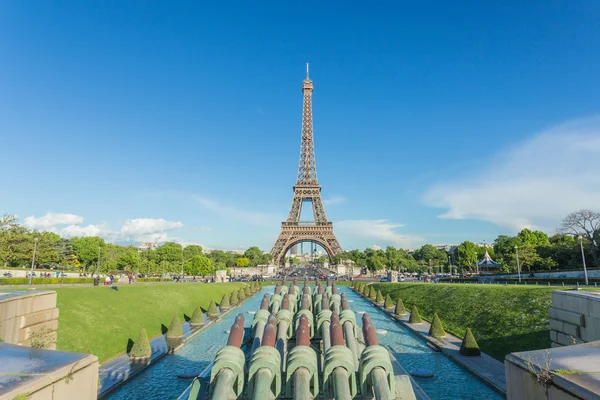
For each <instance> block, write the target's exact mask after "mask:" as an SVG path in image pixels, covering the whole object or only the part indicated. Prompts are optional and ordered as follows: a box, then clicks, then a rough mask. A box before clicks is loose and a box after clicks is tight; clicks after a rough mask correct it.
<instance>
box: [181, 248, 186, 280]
mask: <svg viewBox="0 0 600 400" xmlns="http://www.w3.org/2000/svg"><path fill="white" fill-rule="evenodd" d="M184 262H185V257H184V255H183V245H181V280H183V264H184Z"/></svg>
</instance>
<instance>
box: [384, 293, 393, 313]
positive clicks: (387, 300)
mask: <svg viewBox="0 0 600 400" xmlns="http://www.w3.org/2000/svg"><path fill="white" fill-rule="evenodd" d="M393 307H394V302H393V301H392V298H391V297H390V295H389V294H386V295H385V303H383V308H385V309H386V310H388V311H389V310H391V309H392V308H393Z"/></svg>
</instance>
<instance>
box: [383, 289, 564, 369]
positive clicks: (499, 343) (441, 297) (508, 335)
mask: <svg viewBox="0 0 600 400" xmlns="http://www.w3.org/2000/svg"><path fill="white" fill-rule="evenodd" d="M376 288H377V289H378V290H381V293H383V294H389V295H390V296H391V297H392V298H393V299H396V298H398V296H399V297H400V298H401V299H402V300H403V301H404V304H405V305H406V306H407V308H409V307H412V306H413V305H416V306H417V307H418V308H419V313H420V315H421V317H423V318H424V319H426V320H428V321H431V320H432V317H433V314H434V312H437V313H438V315H439V317H440V319H441V320H442V322H443V324H444V328H445V329H446V331H447V332H450V333H452V334H454V335H456V336H458V337H464V335H465V332H466V329H467V328H471V330H472V331H473V335H474V336H475V338H476V339H477V342H478V344H479V347H480V348H481V350H482V351H484V352H485V353H487V354H489V355H491V356H493V357H495V358H497V359H498V360H503V359H504V357H505V356H506V355H507V354H509V353H513V352H516V351H526V350H537V349H546V348H549V347H550V330H549V328H548V323H549V320H548V309H549V308H550V303H551V295H550V294H551V292H552V291H553V290H557V288H551V287H541V286H538V287H535V286H510V285H509V286H504V285H497V286H495V285H469V284H460V285H458V284H435V285H434V284H421V283H416V284H412V283H383V284H376Z"/></svg>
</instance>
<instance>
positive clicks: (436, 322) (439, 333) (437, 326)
mask: <svg viewBox="0 0 600 400" xmlns="http://www.w3.org/2000/svg"><path fill="white" fill-rule="evenodd" d="M429 336H432V337H434V338H438V339H441V338H443V337H444V336H446V331H445V330H444V326H443V325H442V320H440V317H438V315H437V313H433V320H432V321H431V327H430V328H429Z"/></svg>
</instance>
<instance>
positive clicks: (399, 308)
mask: <svg viewBox="0 0 600 400" xmlns="http://www.w3.org/2000/svg"><path fill="white" fill-rule="evenodd" d="M394 314H396V316H398V317H402V316H404V315H406V309H405V308H404V303H403V302H402V299H401V298H400V297H398V300H396V309H395V310H394Z"/></svg>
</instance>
